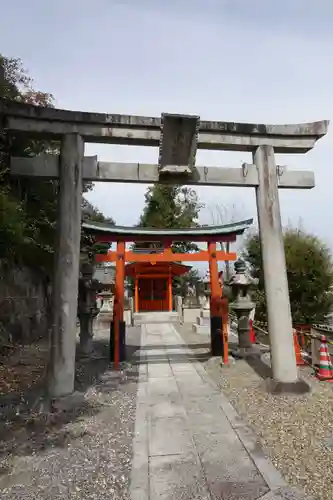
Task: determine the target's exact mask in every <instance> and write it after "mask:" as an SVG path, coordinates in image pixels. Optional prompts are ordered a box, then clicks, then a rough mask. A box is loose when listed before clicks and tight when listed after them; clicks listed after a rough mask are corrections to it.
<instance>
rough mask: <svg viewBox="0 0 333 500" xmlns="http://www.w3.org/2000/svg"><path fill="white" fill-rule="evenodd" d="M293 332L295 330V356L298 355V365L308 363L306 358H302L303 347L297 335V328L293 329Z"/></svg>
mask: <svg viewBox="0 0 333 500" xmlns="http://www.w3.org/2000/svg"><path fill="white" fill-rule="evenodd" d="M293 332H294V348H295V356H296V365H297V366H303V365H306V363H305V361H304V359H303V358H302V354H301V348H300V346H299V342H298V336H297V333H296V330H293Z"/></svg>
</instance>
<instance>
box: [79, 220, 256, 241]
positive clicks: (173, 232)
mask: <svg viewBox="0 0 333 500" xmlns="http://www.w3.org/2000/svg"><path fill="white" fill-rule="evenodd" d="M252 223H253V219H246V220H243V221H239V222H233V223H230V224H223V225H219V226H208V225H207V226H199V227H190V228H181V229H156V228H147V227H126V226H112V225H110V224H104V223H97V222H91V223H89V222H85V223H83V224H82V227H83V229H85V230H87V231H88V232H90V233H95V234H99V236H100V237H102V236H103V235H105V236H119V237H123V238H124V239H127V240H128V238H129V237H133V240H135V239H137V238H139V239H142V238H145V239H146V241H149V238H153V239H156V238H158V237H160V238H161V239H163V238H168V237H172V238H173V239H174V241H182V240H183V238H184V237H185V238H187V239H188V238H189V237H193V239H194V240H197V241H198V240H199V238H200V239H201V238H202V241H205V237H206V236H210V237H215V236H216V237H217V238H218V237H222V236H238V235H241V234H243V233H244V231H245V230H246V229H248V228H249V227H250V226H251V224H252Z"/></svg>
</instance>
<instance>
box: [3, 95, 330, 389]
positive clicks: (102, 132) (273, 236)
mask: <svg viewBox="0 0 333 500" xmlns="http://www.w3.org/2000/svg"><path fill="white" fill-rule="evenodd" d="M0 117H1V120H2V126H3V127H4V129H5V130H6V132H7V133H8V134H15V135H18V134H24V135H26V136H30V137H33V138H35V139H37V140H44V139H53V140H59V141H60V142H61V149H60V155H59V156H58V155H48V154H44V155H40V156H37V157H35V158H33V159H27V158H12V159H11V174H12V175H14V176H36V177H44V178H48V179H59V184H60V194H59V220H58V233H59V234H58V236H59V237H58V246H57V252H56V262H55V267H56V273H55V279H54V302H53V304H54V306H53V325H54V326H53V342H52V349H53V352H54V354H53V366H52V377H51V381H50V384H51V385H50V391H51V393H52V394H53V395H54V396H62V395H65V394H68V393H70V392H72V390H73V387H74V368H75V364H74V363H75V321H76V308H77V288H78V277H79V252H80V224H81V196H82V180H83V179H84V180H88V181H105V182H125V183H126V182H135V183H148V184H152V183H155V182H160V183H172V184H176V183H178V184H186V185H200V186H238V187H250V188H255V190H256V198H257V209H258V219H259V228H260V238H261V246H262V257H263V269H264V275H265V290H266V301H267V312H268V329H269V336H270V344H271V356H272V375H273V381H274V383H275V385H277V386H278V387H279V389H281V390H283V389H285V390H291V389H293V390H294V389H295V390H296V389H297V387H298V385H299V379H298V371H297V367H296V360H295V353H294V346H293V337H292V319H291V312H290V301H289V293H288V281H287V272H286V263H285V254H284V246H283V237H282V226H281V217H280V206H279V197H278V189H279V188H289V189H290V188H292V189H311V188H313V187H314V174H313V172H308V171H288V170H287V169H286V168H284V167H283V168H282V167H280V166H277V165H276V163H275V157H274V153H306V152H307V151H309V150H310V149H312V148H313V147H314V145H315V143H316V141H317V140H318V139H320V138H321V137H322V136H324V135H325V134H326V133H327V129H328V121H321V122H315V123H306V124H299V125H263V124H261V125H260V124H249V123H230V122H215V121H201V120H200V118H199V117H198V116H186V115H171V114H162V116H161V118H154V117H145V116H132V115H112V114H102V113H86V112H77V111H67V110H61V109H52V108H40V107H36V106H33V105H28V104H24V103H18V102H13V101H9V100H5V99H2V100H0ZM85 142H95V143H97V142H100V143H109V144H122V145H137V146H154V147H156V146H159V159H158V163H157V164H140V163H114V162H98V161H97V157H84V143H85ZM197 148H200V149H210V150H232V151H250V152H252V154H253V164H243V165H242V166H241V167H239V168H219V167H209V166H197V165H196V164H195V156H196V150H197Z"/></svg>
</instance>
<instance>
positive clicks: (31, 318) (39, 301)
mask: <svg viewBox="0 0 333 500" xmlns="http://www.w3.org/2000/svg"><path fill="white" fill-rule="evenodd" d="M50 292H51V290H50V285H49V284H48V283H47V280H46V278H45V276H44V275H43V274H42V273H41V272H39V271H38V270H32V269H28V268H24V267H21V268H19V267H12V266H8V265H6V264H5V263H3V262H1V261H0V346H1V344H7V343H28V342H31V341H33V340H35V339H37V338H41V337H43V336H45V335H47V332H48V327H49V319H50V297H51V293H50Z"/></svg>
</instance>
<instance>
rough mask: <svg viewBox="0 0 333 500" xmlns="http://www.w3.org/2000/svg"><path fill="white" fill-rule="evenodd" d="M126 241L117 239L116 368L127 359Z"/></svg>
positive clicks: (112, 339) (113, 357) (113, 349)
mask: <svg viewBox="0 0 333 500" xmlns="http://www.w3.org/2000/svg"><path fill="white" fill-rule="evenodd" d="M124 300H125V242H124V241H117V256H116V283H115V295H114V304H113V321H112V322H111V328H110V361H113V362H114V366H115V369H116V370H118V369H119V363H120V362H122V361H125V359H126V342H125V330H126V326H125V322H124Z"/></svg>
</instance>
